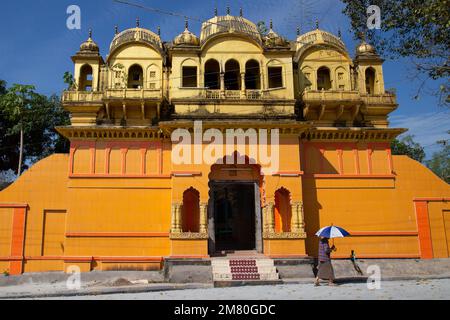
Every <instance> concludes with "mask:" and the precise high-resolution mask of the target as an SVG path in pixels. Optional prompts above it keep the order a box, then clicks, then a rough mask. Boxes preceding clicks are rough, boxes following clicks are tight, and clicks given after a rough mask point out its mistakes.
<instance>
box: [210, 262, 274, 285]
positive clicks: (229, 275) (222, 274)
mask: <svg viewBox="0 0 450 320" xmlns="http://www.w3.org/2000/svg"><path fill="white" fill-rule="evenodd" d="M211 266H212V272H213V281H214V286H216V287H222V286H237V285H249V284H276V283H281V280H280V276H279V274H278V272H277V269H276V267H275V264H274V261H273V260H272V259H269V258H267V257H264V256H262V257H258V258H253V257H245V258H244V257H242V256H234V257H230V256H228V257H226V258H212V259H211Z"/></svg>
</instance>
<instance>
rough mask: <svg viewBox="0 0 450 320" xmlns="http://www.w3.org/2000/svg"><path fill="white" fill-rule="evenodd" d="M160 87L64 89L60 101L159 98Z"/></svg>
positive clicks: (160, 95)
mask: <svg viewBox="0 0 450 320" xmlns="http://www.w3.org/2000/svg"><path fill="white" fill-rule="evenodd" d="M161 98H162V90H161V89H107V90H105V91H104V92H103V91H64V93H63V96H62V101H63V102H65V103H69V102H80V103H82V102H98V103H100V102H102V101H103V100H104V99H107V100H111V99H122V100H126V99H132V100H137V99H140V100H145V99H161Z"/></svg>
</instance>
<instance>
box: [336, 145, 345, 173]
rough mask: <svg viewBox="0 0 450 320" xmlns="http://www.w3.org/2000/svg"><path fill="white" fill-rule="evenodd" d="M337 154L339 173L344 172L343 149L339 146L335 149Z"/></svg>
mask: <svg viewBox="0 0 450 320" xmlns="http://www.w3.org/2000/svg"><path fill="white" fill-rule="evenodd" d="M337 154H338V165H339V173H340V174H344V157H343V151H342V148H341V147H339V149H337Z"/></svg>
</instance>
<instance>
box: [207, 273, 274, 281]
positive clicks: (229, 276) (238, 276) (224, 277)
mask: <svg viewBox="0 0 450 320" xmlns="http://www.w3.org/2000/svg"><path fill="white" fill-rule="evenodd" d="M213 279H214V281H232V280H279V279H280V275H279V274H278V273H214V274H213Z"/></svg>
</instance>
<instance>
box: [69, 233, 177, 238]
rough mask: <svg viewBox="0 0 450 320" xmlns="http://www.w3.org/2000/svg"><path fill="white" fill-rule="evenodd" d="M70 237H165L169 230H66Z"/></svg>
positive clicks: (167, 235)
mask: <svg viewBox="0 0 450 320" xmlns="http://www.w3.org/2000/svg"><path fill="white" fill-rule="evenodd" d="M66 237H69V238H84V237H86V238H116V237H117V238H140V237H143V238H163V237H169V232H66Z"/></svg>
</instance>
